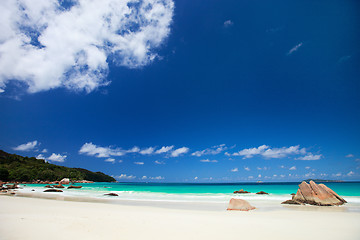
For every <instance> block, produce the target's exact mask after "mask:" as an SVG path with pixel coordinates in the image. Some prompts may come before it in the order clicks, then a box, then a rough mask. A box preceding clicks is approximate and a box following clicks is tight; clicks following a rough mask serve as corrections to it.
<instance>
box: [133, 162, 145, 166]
mask: <svg viewBox="0 0 360 240" xmlns="http://www.w3.org/2000/svg"><path fill="white" fill-rule="evenodd" d="M134 164H136V165H144V162H134Z"/></svg>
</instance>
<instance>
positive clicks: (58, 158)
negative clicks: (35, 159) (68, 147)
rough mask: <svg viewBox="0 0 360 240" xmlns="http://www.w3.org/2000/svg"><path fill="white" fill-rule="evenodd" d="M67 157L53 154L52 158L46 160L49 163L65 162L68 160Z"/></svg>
mask: <svg viewBox="0 0 360 240" xmlns="http://www.w3.org/2000/svg"><path fill="white" fill-rule="evenodd" d="M66 157H67V156H66V155H61V154H55V153H53V154H51V156H50V157H48V158H46V160H48V161H53V162H64V161H65V159H66Z"/></svg>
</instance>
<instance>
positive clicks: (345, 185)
mask: <svg viewBox="0 0 360 240" xmlns="http://www.w3.org/2000/svg"><path fill="white" fill-rule="evenodd" d="M298 184H299V183H236V184H235V183H234V184H229V183H228V184H182V183H88V184H76V185H81V186H83V187H82V188H81V189H66V188H65V189H64V193H63V194H65V195H70V196H82V197H95V198H109V196H106V195H104V194H106V193H110V192H112V193H116V194H118V195H119V199H122V200H140V201H179V202H226V201H228V200H229V199H230V198H232V197H240V196H241V198H243V199H249V200H250V199H251V200H255V199H258V200H263V199H265V200H276V201H283V200H286V199H290V198H291V196H290V194H291V193H296V191H297V189H298ZM325 185H327V186H328V187H330V188H331V189H333V190H334V191H335V192H337V193H338V194H339V195H341V196H343V197H345V198H346V199H347V200H349V201H350V202H354V203H360V182H342V183H325ZM44 186H45V184H28V185H26V186H25V187H24V190H25V191H30V190H31V189H34V190H35V191H36V192H42V191H43V190H44ZM65 186H66V185H65ZM240 189H244V190H245V191H249V192H251V193H250V194H233V192H234V191H236V190H240ZM259 191H265V192H267V193H269V195H257V194H255V193H256V192H259Z"/></svg>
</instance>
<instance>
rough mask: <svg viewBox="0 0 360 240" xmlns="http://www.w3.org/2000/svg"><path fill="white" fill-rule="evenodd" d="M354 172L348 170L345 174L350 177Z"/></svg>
mask: <svg viewBox="0 0 360 240" xmlns="http://www.w3.org/2000/svg"><path fill="white" fill-rule="evenodd" d="M354 174H355V173H354V172H353V171H350V172H348V174H346V175H348V176H349V177H351V176H353V175H354Z"/></svg>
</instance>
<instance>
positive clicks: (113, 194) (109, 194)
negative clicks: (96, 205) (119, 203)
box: [104, 193, 119, 197]
mask: <svg viewBox="0 0 360 240" xmlns="http://www.w3.org/2000/svg"><path fill="white" fill-rule="evenodd" d="M104 195H107V196H114V197H117V196H119V195H117V194H116V193H105V194H104Z"/></svg>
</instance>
